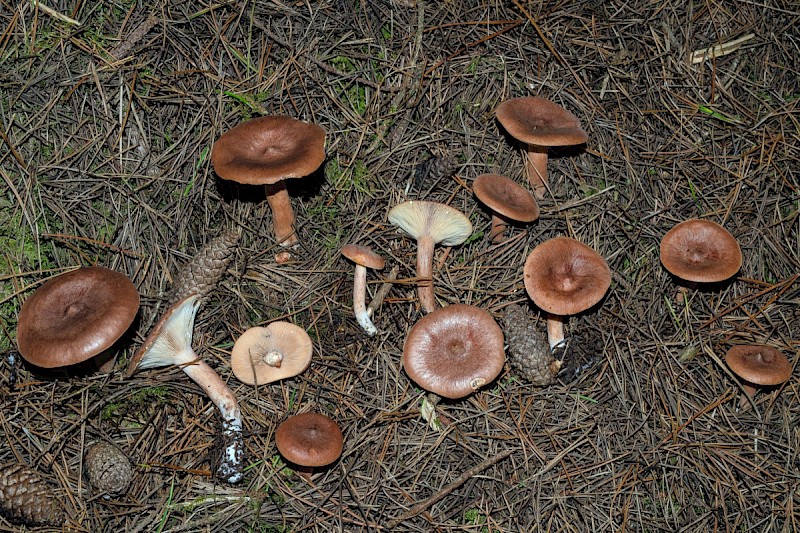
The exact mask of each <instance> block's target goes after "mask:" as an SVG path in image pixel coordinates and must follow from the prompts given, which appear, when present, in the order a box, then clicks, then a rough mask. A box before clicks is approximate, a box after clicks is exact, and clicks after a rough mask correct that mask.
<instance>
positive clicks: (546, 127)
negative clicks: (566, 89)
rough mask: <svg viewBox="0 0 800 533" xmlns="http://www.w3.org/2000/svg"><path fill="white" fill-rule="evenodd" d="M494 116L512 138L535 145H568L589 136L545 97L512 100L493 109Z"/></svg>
mask: <svg viewBox="0 0 800 533" xmlns="http://www.w3.org/2000/svg"><path fill="white" fill-rule="evenodd" d="M495 116H496V117H497V120H498V121H499V122H500V124H502V125H503V127H504V128H505V129H506V131H507V132H508V133H509V134H510V135H511V136H512V137H514V138H515V139H518V140H520V141H522V142H525V143H528V144H535V145H538V146H571V145H574V144H582V143H585V142H586V141H587V140H588V138H589V136H588V135H587V133H586V132H585V131H584V130H583V128H581V123H580V121H579V120H578V117H576V116H575V115H573V114H572V113H570V112H569V111H567V110H566V109H564V108H563V107H561V106H560V105H558V104H556V103H555V102H551V101H550V100H547V99H545V98H539V97H538V96H525V97H522V98H512V99H510V100H506V101H505V102H502V103H501V104H500V105H499V106H497V110H496V111H495Z"/></svg>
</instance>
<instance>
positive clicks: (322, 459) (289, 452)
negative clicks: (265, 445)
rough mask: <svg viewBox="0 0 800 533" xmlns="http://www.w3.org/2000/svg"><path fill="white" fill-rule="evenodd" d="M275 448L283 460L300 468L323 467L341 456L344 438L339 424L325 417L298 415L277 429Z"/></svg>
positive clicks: (309, 414)
mask: <svg viewBox="0 0 800 533" xmlns="http://www.w3.org/2000/svg"><path fill="white" fill-rule="evenodd" d="M275 445H276V446H277V448H278V451H279V452H280V453H281V455H282V456H283V458H284V459H286V460H287V461H290V462H292V463H294V464H296V465H300V466H308V467H315V466H325V465H329V464H331V463H332V462H334V461H335V460H337V459H338V458H339V457H341V455H342V449H343V446H344V437H343V436H342V430H341V429H339V424H337V423H336V422H334V421H333V420H331V419H330V418H328V417H327V416H325V415H321V414H318V413H302V414H299V415H294V416H291V417H289V418H287V419H286V420H284V421H283V422H281V424H280V425H279V426H278V429H277V430H276V431H275Z"/></svg>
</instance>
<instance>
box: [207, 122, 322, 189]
mask: <svg viewBox="0 0 800 533" xmlns="http://www.w3.org/2000/svg"><path fill="white" fill-rule="evenodd" d="M324 160H325V130H323V129H322V128H321V127H320V126H318V125H316V124H312V123H310V122H304V121H302V120H297V119H296V118H292V117H287V116H269V117H259V118H256V119H253V120H250V121H247V122H243V123H241V124H239V125H237V126H234V127H233V128H231V129H230V130H228V131H226V132H225V133H223V134H222V135H221V136H220V138H219V139H217V142H215V143H214V147H213V149H212V150H211V164H212V165H214V170H215V171H216V173H217V174H219V176H220V177H221V178H223V179H226V180H232V181H236V182H239V183H244V184H248V185H267V184H271V183H275V182H278V181H280V180H282V179H284V178H299V177H303V176H307V175H309V174H311V173H312V172H314V171H315V170H316V169H318V168H319V166H320V165H321V164H322V162H323V161H324Z"/></svg>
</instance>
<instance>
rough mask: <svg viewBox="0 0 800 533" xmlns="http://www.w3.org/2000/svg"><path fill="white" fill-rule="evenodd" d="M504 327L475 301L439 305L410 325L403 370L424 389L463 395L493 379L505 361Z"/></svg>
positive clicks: (447, 394) (440, 394)
mask: <svg viewBox="0 0 800 533" xmlns="http://www.w3.org/2000/svg"><path fill="white" fill-rule="evenodd" d="M505 360H506V358H505V353H504V351H503V330H502V329H500V326H499V325H498V324H497V322H495V320H494V319H493V318H492V316H491V315H490V314H489V313H487V312H486V311H484V310H483V309H480V308H478V307H475V306H473V305H466V304H452V305H448V306H447V307H442V308H439V309H436V310H435V311H433V312H431V313H430V314H428V315H425V316H424V317H422V318H421V319H420V320H419V321H417V323H416V324H414V325H413V326H412V327H411V330H409V332H408V335H407V336H406V341H405V344H404V346H403V368H405V369H406V373H407V374H408V376H409V377H410V378H411V379H412V380H413V381H414V382H415V383H416V384H417V385H419V386H420V387H422V388H423V389H425V390H428V391H431V392H434V393H436V394H438V395H439V396H443V397H445V398H451V399H456V398H463V397H464V396H467V395H469V394H471V393H472V392H475V391H476V390H477V389H478V388H480V387H482V386H483V385H485V384H486V383H489V382H490V381H492V380H494V379H495V378H496V377H497V376H498V375H499V374H500V371H501V370H502V369H503V364H505Z"/></svg>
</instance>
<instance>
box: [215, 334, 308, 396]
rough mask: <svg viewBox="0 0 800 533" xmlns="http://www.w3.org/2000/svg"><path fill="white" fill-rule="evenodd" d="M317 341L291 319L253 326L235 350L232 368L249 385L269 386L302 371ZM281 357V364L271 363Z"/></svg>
mask: <svg viewBox="0 0 800 533" xmlns="http://www.w3.org/2000/svg"><path fill="white" fill-rule="evenodd" d="M313 351H314V349H313V344H312V342H311V338H310V337H309V336H308V333H306V332H305V330H304V329H303V328H301V327H299V326H295V325H294V324H291V323H289V322H273V323H271V324H269V325H268V326H267V327H254V328H250V329H248V330H247V331H245V332H244V333H242V335H241V336H240V337H239V338H238V339H237V340H236V342H235V343H234V345H233V349H232V350H231V369H232V370H233V374H234V375H235V376H236V378H237V379H238V380H239V381H241V382H242V383H246V384H247V385H265V384H267V383H272V382H273V381H278V380H280V379H286V378H290V377H293V376H296V375H298V374H300V373H301V372H302V371H304V370H305V369H306V368H308V365H309V364H311V355H312V353H313ZM276 356H277V357H278V358H279V359H280V366H273V365H271V364H269V362H268V361H269V360H270V358H274V357H276Z"/></svg>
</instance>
